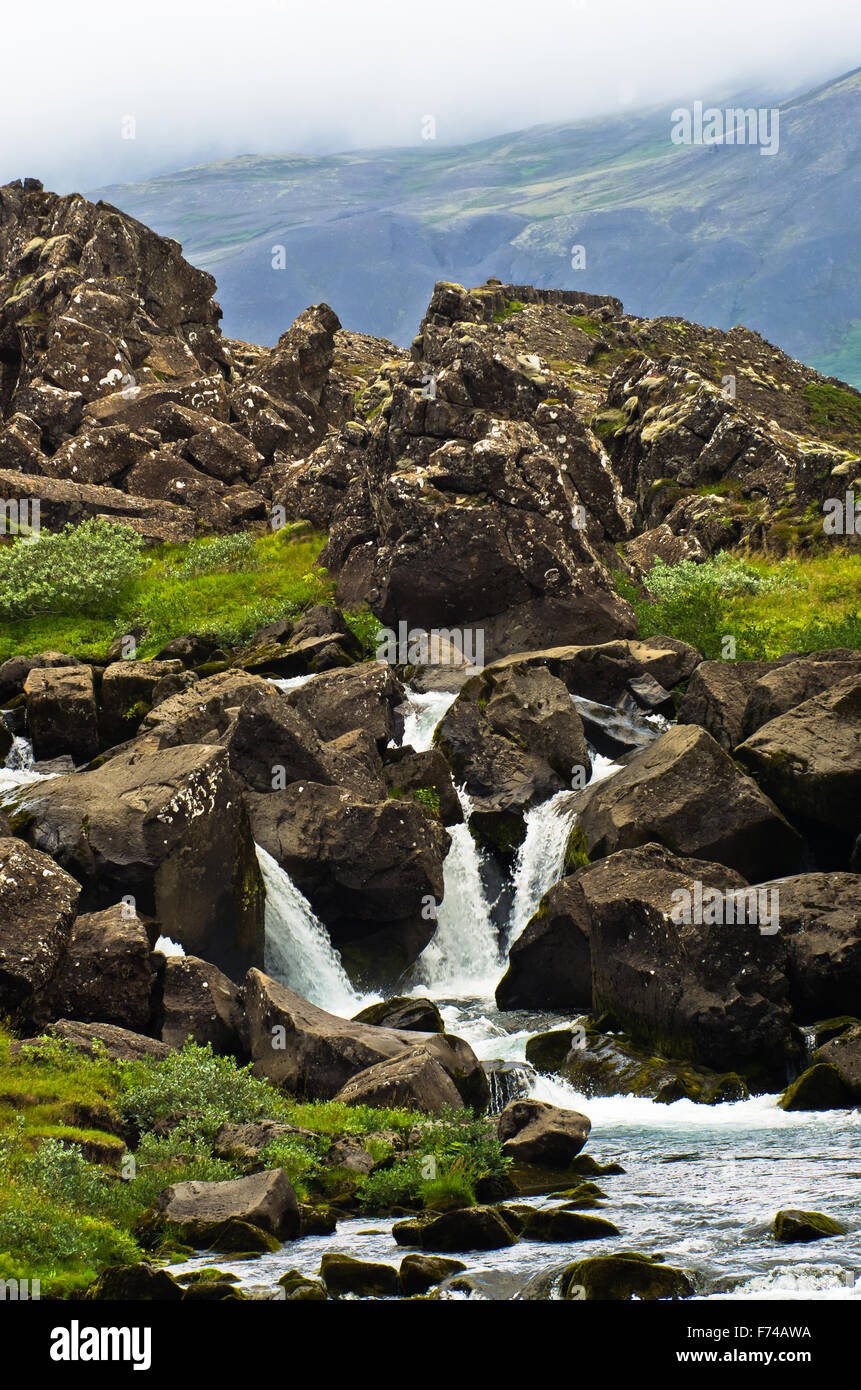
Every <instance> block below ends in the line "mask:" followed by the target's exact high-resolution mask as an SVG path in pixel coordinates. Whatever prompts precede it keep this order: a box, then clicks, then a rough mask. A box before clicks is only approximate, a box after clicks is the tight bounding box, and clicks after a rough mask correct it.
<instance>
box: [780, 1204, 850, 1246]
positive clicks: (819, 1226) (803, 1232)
mask: <svg viewBox="0 0 861 1390" xmlns="http://www.w3.org/2000/svg"><path fill="white" fill-rule="evenodd" d="M773 1230H774V1239H775V1240H776V1241H779V1242H780V1244H781V1245H809V1244H810V1243H811V1242H812V1241H814V1240H826V1239H827V1238H828V1237H829V1236H845V1234H846V1227H845V1226H841V1225H840V1222H839V1221H835V1220H834V1218H833V1217H831V1216H825V1214H824V1213H823V1212H821V1211H799V1210H797V1209H787V1210H786V1211H779V1212H778V1213H777V1215H776V1216H775V1218H774V1228H773Z"/></svg>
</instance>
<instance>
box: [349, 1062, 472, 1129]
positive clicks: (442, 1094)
mask: <svg viewBox="0 0 861 1390" xmlns="http://www.w3.org/2000/svg"><path fill="white" fill-rule="evenodd" d="M335 1100H336V1101H341V1102H342V1103H343V1104H345V1105H374V1106H403V1107H405V1108H408V1109H411V1110H419V1111H421V1112H422V1113H423V1114H425V1115H439V1114H441V1113H442V1112H443V1111H445V1110H447V1109H450V1110H460V1109H462V1108H463V1101H462V1100H461V1098H460V1095H459V1093H458V1090H457V1087H456V1086H455V1084H454V1082H453V1081H452V1080H451V1078H450V1077H449V1075H448V1073H447V1072H446V1071H445V1070H444V1069H443V1067H442V1066H441V1065H440V1063H439V1062H438V1061H437V1059H436V1058H435V1057H433V1056H432V1055H431V1053H430V1052H428V1051H427V1050H426V1049H425V1048H423V1047H416V1048H411V1049H410V1051H409V1052H405V1053H402V1054H401V1055H400V1056H399V1057H394V1058H392V1059H391V1060H390V1061H386V1062H378V1063H376V1065H375V1066H372V1067H368V1068H366V1070H365V1071H360V1072H358V1074H357V1075H356V1076H354V1077H351V1079H350V1080H349V1081H348V1082H347V1084H346V1085H345V1086H342V1088H341V1090H340V1091H339V1092H338V1094H337V1095H336V1096H335Z"/></svg>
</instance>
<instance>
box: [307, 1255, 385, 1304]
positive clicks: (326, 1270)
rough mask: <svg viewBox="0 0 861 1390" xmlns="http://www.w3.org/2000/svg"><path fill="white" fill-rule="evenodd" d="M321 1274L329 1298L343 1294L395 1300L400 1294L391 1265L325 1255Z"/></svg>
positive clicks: (344, 1256)
mask: <svg viewBox="0 0 861 1390" xmlns="http://www.w3.org/2000/svg"><path fill="white" fill-rule="evenodd" d="M320 1274H321V1275H322V1278H323V1283H324V1284H325V1285H326V1291H327V1293H328V1294H329V1295H330V1296H331V1297H332V1298H339V1297H341V1296H343V1295H344V1294H354V1295H355V1296H356V1297H358V1298H397V1297H398V1295H399V1294H400V1292H401V1282H400V1278H399V1276H398V1271H397V1270H396V1269H395V1268H394V1266H393V1265H384V1264H374V1263H372V1262H370V1261H368V1260H356V1259H354V1258H353V1257H352V1255H341V1254H327V1255H324V1256H323V1259H322V1261H321V1263H320Z"/></svg>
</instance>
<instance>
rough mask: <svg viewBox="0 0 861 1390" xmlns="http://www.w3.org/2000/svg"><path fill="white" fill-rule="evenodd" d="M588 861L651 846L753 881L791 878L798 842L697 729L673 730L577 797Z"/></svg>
mask: <svg viewBox="0 0 861 1390" xmlns="http://www.w3.org/2000/svg"><path fill="white" fill-rule="evenodd" d="M575 805H576V806H577V808H578V810H579V829H580V830H581V831H582V834H583V846H584V848H585V850H586V852H587V853H588V855H589V857H590V859H598V858H601V857H602V856H603V855H607V854H613V853H614V852H615V851H616V850H620V849H627V848H632V847H633V846H634V845H642V844H645V843H646V842H647V841H649V840H657V841H659V842H660V843H661V844H664V845H666V847H667V849H670V850H672V851H673V852H674V853H675V854H680V855H683V856H689V857H693V858H700V859H708V860H712V861H714V862H715V863H718V864H725V865H726V866H727V867H728V868H733V869H737V870H738V872H739V873H741V874H744V875H745V877H747V878H748V879H751V880H754V881H756V880H757V879H760V880H761V879H763V878H765V877H767V876H772V875H774V876H777V875H779V874H781V873H791V872H792V871H793V870H794V869H795V868H796V867H797V866H798V863H799V860H800V857H801V839H800V836H799V835H798V834H797V833H796V832H795V830H793V828H792V827H791V826H790V825H789V824H788V823H787V821H786V820H785V819H784V817H783V815H782V814H781V812H780V811H779V810H778V809H777V807H776V806H775V805H774V804H773V803H772V802H771V801H770V800H769V799H768V797H767V796H766V795H765V794H764V793H763V791H761V790H760V788H759V787H758V786H757V784H756V782H754V781H753V780H752V779H751V778H750V777H745V776H744V774H743V773H741V772H740V771H739V770H738V768H737V767H736V766H735V765H734V763H733V762H732V760H731V759H730V758H729V757H728V756H727V755H726V753H724V752H723V750H722V749H721V748H719V747H718V745H717V744H716V743H715V741H714V739H713V738H711V736H710V735H709V734H707V733H706V732H705V730H703V729H698V728H695V727H692V726H681V725H679V726H676V727H675V728H673V729H670V730H669V732H668V733H666V734H664V735H663V736H662V737H661V738H659V739H658V740H657V741H656V742H655V743H653V744H652V745H651V746H650V747H648V748H645V749H643V751H642V752H640V753H636V754H634V756H633V757H632V758H631V759H630V761H629V762H628V763H627V764H626V766H625V767H623V768H622V770H621V771H620V772H618V773H617V774H616V775H615V776H614V777H611V778H608V779H607V780H606V781H604V782H598V783H597V784H596V785H595V786H594V787H590V788H588V789H587V790H586V791H583V792H579V793H578V794H577V797H576V801H575Z"/></svg>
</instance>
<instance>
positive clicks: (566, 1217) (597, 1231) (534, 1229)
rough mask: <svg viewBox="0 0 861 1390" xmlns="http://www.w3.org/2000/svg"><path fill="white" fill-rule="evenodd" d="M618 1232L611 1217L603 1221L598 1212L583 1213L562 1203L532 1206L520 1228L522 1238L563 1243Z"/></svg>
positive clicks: (599, 1238)
mask: <svg viewBox="0 0 861 1390" xmlns="http://www.w3.org/2000/svg"><path fill="white" fill-rule="evenodd" d="M620 1234H621V1233H620V1231H619V1228H618V1226H614V1225H613V1222H612V1221H606V1220H605V1219H604V1218H603V1217H601V1216H583V1215H582V1214H581V1213H580V1212H577V1211H569V1210H566V1208H565V1207H549V1208H546V1209H545V1210H543V1211H535V1210H534V1209H533V1210H532V1212H531V1214H530V1215H529V1216H528V1217H527V1219H526V1221H525V1222H524V1224H523V1229H522V1231H521V1235H522V1236H523V1239H524V1240H539V1241H546V1242H565V1243H567V1242H568V1241H573V1240H606V1239H607V1237H608V1236H618V1235H620Z"/></svg>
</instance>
